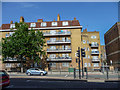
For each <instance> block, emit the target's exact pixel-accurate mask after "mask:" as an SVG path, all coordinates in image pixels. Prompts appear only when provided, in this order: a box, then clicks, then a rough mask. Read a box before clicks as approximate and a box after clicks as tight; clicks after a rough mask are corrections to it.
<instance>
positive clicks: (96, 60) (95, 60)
mask: <svg viewBox="0 0 120 90" xmlns="http://www.w3.org/2000/svg"><path fill="white" fill-rule="evenodd" d="M92 61H93V62H98V61H100V59H98V58H96V59H92Z"/></svg>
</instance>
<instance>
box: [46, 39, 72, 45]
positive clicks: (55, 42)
mask: <svg viewBox="0 0 120 90" xmlns="http://www.w3.org/2000/svg"><path fill="white" fill-rule="evenodd" d="M68 43H71V40H66V41H63V40H56V41H51V40H48V41H47V44H68Z"/></svg>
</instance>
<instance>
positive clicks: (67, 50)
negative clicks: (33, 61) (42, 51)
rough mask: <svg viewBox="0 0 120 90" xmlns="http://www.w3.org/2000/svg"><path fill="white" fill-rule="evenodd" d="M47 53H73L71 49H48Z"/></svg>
mask: <svg viewBox="0 0 120 90" xmlns="http://www.w3.org/2000/svg"><path fill="white" fill-rule="evenodd" d="M47 52H50V53H53V52H59V53H60V52H71V48H68V49H47Z"/></svg>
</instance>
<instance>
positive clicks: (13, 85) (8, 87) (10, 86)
mask: <svg viewBox="0 0 120 90" xmlns="http://www.w3.org/2000/svg"><path fill="white" fill-rule="evenodd" d="M13 86H14V85H10V86H7V87H6V88H12V87H13Z"/></svg>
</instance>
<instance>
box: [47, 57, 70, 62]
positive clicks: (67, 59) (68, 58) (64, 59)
mask: <svg viewBox="0 0 120 90" xmlns="http://www.w3.org/2000/svg"><path fill="white" fill-rule="evenodd" d="M47 61H48V62H49V61H58V62H59V61H72V58H71V57H55V58H48V59H47Z"/></svg>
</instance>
